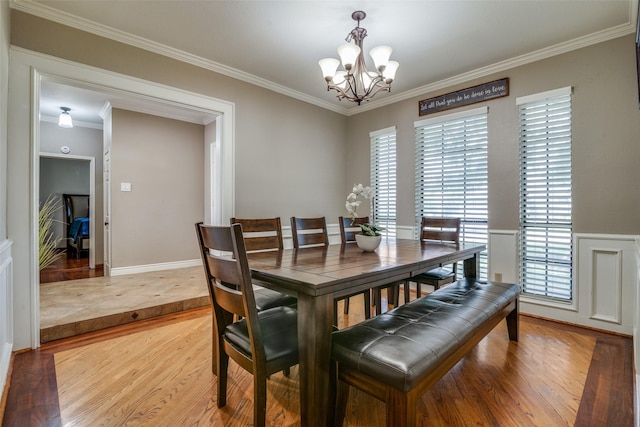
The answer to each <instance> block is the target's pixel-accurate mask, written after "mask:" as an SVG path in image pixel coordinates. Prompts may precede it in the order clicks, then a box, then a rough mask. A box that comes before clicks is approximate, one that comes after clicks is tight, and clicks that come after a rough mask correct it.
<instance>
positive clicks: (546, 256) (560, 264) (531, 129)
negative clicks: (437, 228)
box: [516, 87, 574, 302]
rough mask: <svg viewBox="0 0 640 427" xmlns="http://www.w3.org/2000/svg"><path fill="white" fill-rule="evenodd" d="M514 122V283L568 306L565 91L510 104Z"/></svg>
mask: <svg viewBox="0 0 640 427" xmlns="http://www.w3.org/2000/svg"><path fill="white" fill-rule="evenodd" d="M516 103H517V104H518V111H519V123H520V242H519V251H520V282H521V284H522V287H523V292H524V294H527V295H531V296H536V297H542V298H548V299H552V300H555V301H562V302H572V301H573V299H574V296H573V277H572V250H573V248H572V219H571V218H572V195H571V185H572V183H571V181H572V178H571V88H570V87H567V88H563V89H558V90H555V91H549V92H545V93H541V94H537V95H531V96H527V97H522V98H518V100H517V101H516Z"/></svg>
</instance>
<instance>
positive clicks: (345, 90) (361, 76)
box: [318, 10, 400, 105]
mask: <svg viewBox="0 0 640 427" xmlns="http://www.w3.org/2000/svg"><path fill="white" fill-rule="evenodd" d="M366 16H367V14H366V13H364V12H363V11H361V10H357V11H355V12H353V13H352V14H351V17H352V18H353V20H354V21H358V26H357V27H356V28H354V29H353V30H351V32H350V33H349V34H347V37H346V39H345V40H346V42H347V43H344V44H342V45H340V46H339V47H338V55H340V60H341V61H342V66H343V68H344V70H338V66H339V65H340V62H341V61H338V60H337V59H335V58H324V59H321V60H320V61H319V62H318V64H320V68H321V69H322V74H323V76H324V79H325V80H326V81H327V90H331V89H333V90H335V91H337V92H338V99H340V100H341V99H346V100H347V101H352V102H357V103H358V105H360V103H361V102H362V101H368V100H369V99H371V98H373V97H374V96H375V94H377V93H378V92H380V91H383V92H390V91H391V82H392V81H393V79H394V78H395V75H396V70H397V69H398V66H399V65H400V64H398V63H397V62H396V61H389V57H390V56H391V52H392V49H391V47H389V46H376V47H374V48H373V49H371V51H370V52H369V55H370V56H371V58H372V59H373V62H374V64H375V67H376V71H369V70H367V66H366V64H365V61H364V55H363V53H362V41H363V40H364V38H365V37H366V36H367V30H366V29H364V28H362V27H360V21H362V20H363V19H364V18H365V17H366ZM352 41H353V44H352V43H350V42H352Z"/></svg>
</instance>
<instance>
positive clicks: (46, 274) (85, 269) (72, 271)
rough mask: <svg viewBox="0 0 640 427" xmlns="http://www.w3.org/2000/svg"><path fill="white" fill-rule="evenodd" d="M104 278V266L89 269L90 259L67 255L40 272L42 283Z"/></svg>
mask: <svg viewBox="0 0 640 427" xmlns="http://www.w3.org/2000/svg"><path fill="white" fill-rule="evenodd" d="M102 276H104V270H103V265H102V264H100V265H96V268H94V269H91V268H89V258H88V257H87V256H86V255H85V257H84V258H76V257H75V256H73V255H70V254H67V253H65V254H64V255H62V256H61V257H60V258H59V259H58V260H57V261H56V262H54V263H53V264H52V265H50V266H49V267H47V268H44V269H42V270H41V271H40V283H41V284H42V283H52V282H62V281H64V280H75V279H88V278H90V277H102Z"/></svg>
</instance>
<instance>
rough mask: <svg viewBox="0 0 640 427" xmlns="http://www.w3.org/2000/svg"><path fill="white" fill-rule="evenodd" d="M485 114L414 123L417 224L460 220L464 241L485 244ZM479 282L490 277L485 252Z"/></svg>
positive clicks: (470, 112)
mask: <svg viewBox="0 0 640 427" xmlns="http://www.w3.org/2000/svg"><path fill="white" fill-rule="evenodd" d="M487 113H488V109H487V107H482V108H476V109H473V110H468V111H463V112H461V113H455V114H448V115H445V116H440V117H437V118H435V119H427V120H421V121H418V122H416V123H415V124H414V126H415V134H416V135H415V136H416V204H415V206H416V225H419V224H420V220H421V218H422V217H423V216H435V217H456V218H461V220H462V221H461V222H462V228H461V232H460V239H461V241H462V242H463V243H481V244H485V245H486V244H487V219H488V202H487V187H488V178H487ZM416 228H417V229H419V227H416ZM458 271H462V269H461V268H460V269H458ZM480 277H484V278H486V277H487V253H486V251H484V252H482V253H481V255H480Z"/></svg>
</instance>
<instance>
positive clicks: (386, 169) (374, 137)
mask: <svg viewBox="0 0 640 427" xmlns="http://www.w3.org/2000/svg"><path fill="white" fill-rule="evenodd" d="M369 137H370V138H371V188H372V189H373V197H374V198H373V205H372V207H371V210H372V212H371V216H372V217H373V218H375V222H376V224H378V225H380V226H381V227H384V228H385V229H386V230H385V231H384V232H383V235H384V236H385V238H389V237H392V238H395V237H396V128H395V127H390V128H386V129H381V130H378V131H375V132H371V133H370V134H369Z"/></svg>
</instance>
